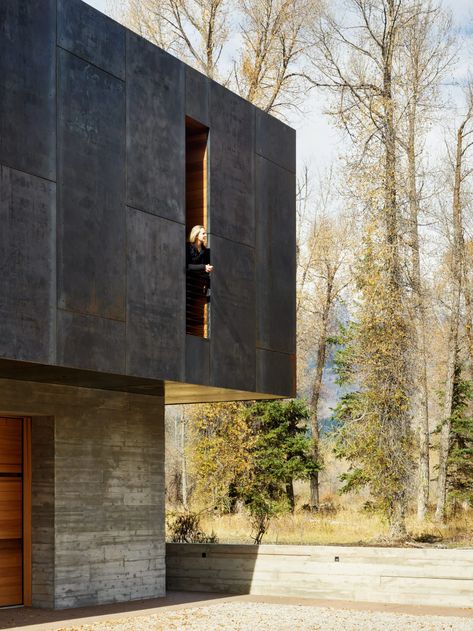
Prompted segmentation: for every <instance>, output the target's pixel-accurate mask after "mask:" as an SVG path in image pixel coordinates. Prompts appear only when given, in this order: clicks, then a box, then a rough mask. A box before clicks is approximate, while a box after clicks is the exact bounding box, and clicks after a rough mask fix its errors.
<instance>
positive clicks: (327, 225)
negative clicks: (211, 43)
mask: <svg viewBox="0 0 473 631" xmlns="http://www.w3.org/2000/svg"><path fill="white" fill-rule="evenodd" d="M308 182H309V180H308V173H307V171H306V170H305V171H304V176H303V178H302V180H301V184H300V190H302V191H303V192H304V193H303V194H301V195H300V197H299V204H298V207H299V209H300V210H299V213H298V215H299V222H298V224H299V226H300V228H299V233H298V298H297V314H298V328H299V340H298V341H299V355H300V361H302V363H303V364H304V367H305V369H306V371H307V373H308V374H307V378H306V379H304V380H303V381H305V382H306V383H307V391H308V397H309V403H310V410H311V419H310V428H311V435H312V439H313V454H312V455H313V458H314V461H316V462H320V459H321V454H320V448H319V441H320V427H319V425H320V417H319V405H320V399H321V392H322V380H323V371H324V368H325V364H326V361H327V344H328V341H327V340H328V337H329V334H330V328H331V324H332V321H333V317H334V312H335V308H336V305H337V303H338V301H339V300H340V298H341V296H342V293H343V292H344V290H345V289H346V288H347V286H348V285H349V283H350V268H349V263H350V261H351V260H352V256H351V255H352V251H353V241H354V222H353V221H352V219H351V217H350V216H349V213H348V212H346V211H345V212H340V211H339V210H338V209H337V208H336V203H335V200H338V194H337V190H336V182H335V174H334V170H333V168H332V169H330V170H329V171H328V172H327V174H325V175H323V176H321V177H319V178H318V179H317V180H316V182H315V183H314V187H315V188H316V191H317V192H316V194H315V195H313V196H312V195H307V194H306V193H307V192H308ZM314 355H315V367H314V366H313V365H312V364H313V358H314ZM308 366H310V369H308ZM319 503H320V498H319V475H318V472H315V473H314V474H313V475H312V476H311V477H310V506H311V507H313V508H314V509H316V508H317V507H318V506H319Z"/></svg>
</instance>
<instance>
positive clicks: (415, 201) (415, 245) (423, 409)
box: [407, 90, 430, 521]
mask: <svg viewBox="0 0 473 631" xmlns="http://www.w3.org/2000/svg"><path fill="white" fill-rule="evenodd" d="M414 92H415V90H414ZM416 102H417V98H416V94H415V93H414V96H413V98H412V105H411V107H410V109H409V119H408V126H409V130H408V143H407V161H408V187H409V232H410V246H411V276H412V297H413V312H414V313H413V315H414V333H415V338H416V345H415V350H416V356H415V358H414V371H415V379H414V389H413V394H412V410H413V417H414V422H415V425H416V429H417V444H418V466H417V518H418V519H419V520H420V521H423V520H424V519H425V515H426V513H427V508H428V504H429V478H430V474H429V403H428V389H427V357H426V354H427V346H426V336H425V326H426V321H425V320H426V311H427V309H426V304H425V293H424V288H423V284H422V278H421V270H420V251H419V196H418V193H417V168H416V150H415V133H416V115H417V110H416Z"/></svg>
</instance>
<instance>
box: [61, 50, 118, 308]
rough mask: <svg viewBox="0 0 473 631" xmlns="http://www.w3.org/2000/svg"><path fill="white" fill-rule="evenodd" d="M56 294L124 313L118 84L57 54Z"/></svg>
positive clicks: (71, 303) (70, 304)
mask: <svg viewBox="0 0 473 631" xmlns="http://www.w3.org/2000/svg"><path fill="white" fill-rule="evenodd" d="M59 62H60V65H59V102H58V107H59V118H58V135H59V144H58V151H59V155H58V157H59V166H58V174H59V183H58V239H59V243H58V294H59V295H58V302H59V306H60V307H61V308H64V309H67V310H70V311H76V312H79V313H84V314H91V315H98V316H102V317H105V318H113V319H116V320H124V318H125V266H126V253H125V203H124V200H125V88H124V83H123V82H122V81H120V80H119V79H116V78H115V77H112V76H111V75H109V74H107V73H105V72H103V71H102V70H99V69H98V68H96V67H94V66H91V65H90V64H87V63H86V62H85V61H83V60H82V59H78V58H77V57H75V56H73V55H71V54H70V53H68V52H66V51H62V50H61V51H60V55H59Z"/></svg>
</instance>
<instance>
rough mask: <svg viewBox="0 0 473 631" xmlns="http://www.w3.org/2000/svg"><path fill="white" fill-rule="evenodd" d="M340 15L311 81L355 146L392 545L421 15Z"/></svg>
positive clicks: (398, 5)
mask: <svg viewBox="0 0 473 631" xmlns="http://www.w3.org/2000/svg"><path fill="white" fill-rule="evenodd" d="M343 6H344V9H345V11H344V13H342V12H341V11H340V8H341V7H340V6H339V4H338V3H336V4H335V7H334V11H333V12H331V11H328V12H327V13H326V14H325V15H324V16H323V17H322V19H321V21H320V25H319V28H318V31H317V50H318V57H317V60H316V64H315V72H314V76H313V79H312V80H313V84H314V86H318V87H325V88H327V89H328V90H330V91H331V92H332V93H333V94H334V97H335V98H334V99H333V103H332V108H331V110H330V111H331V113H332V115H333V116H334V117H335V118H336V120H337V121H338V122H339V124H340V125H341V126H342V127H343V128H344V129H346V131H347V132H348V134H349V136H350V138H352V140H353V141H354V151H355V154H356V165H355V168H354V170H353V178H354V182H355V189H356V191H357V194H358V196H359V201H360V204H362V205H363V206H364V208H365V210H366V227H365V234H366V241H365V252H364V259H363V265H362V267H361V269H360V270H359V275H358V282H359V291H360V294H361V300H362V306H361V309H360V310H359V311H360V313H359V314H358V319H359V326H358V327H357V336H358V341H359V343H358V348H359V349H360V350H363V349H364V352H360V353H358V354H357V359H356V361H357V366H356V370H357V374H358V379H359V381H360V385H361V388H362V391H363V396H362V398H361V399H360V400H361V401H362V403H363V406H365V409H364V410H363V412H362V414H363V415H366V416H367V418H369V419H370V421H371V422H370V423H369V424H368V429H371V432H372V434H373V435H372V436H371V438H372V441H373V442H372V441H370V443H371V444H372V445H373V446H375V447H376V448H375V450H374V451H373V454H372V463H371V465H373V464H376V462H377V467H378V471H377V474H376V467H375V469H374V470H373V469H372V475H371V478H370V480H369V481H368V482H369V484H370V488H371V489H372V491H373V490H375V491H376V492H377V493H378V495H379V499H380V505H382V506H383V508H384V509H385V511H386V514H387V517H388V519H389V523H390V531H391V535H392V536H393V537H402V536H404V535H405V513H406V509H407V500H408V484H409V477H410V465H411V454H410V449H409V438H410V421H411V419H410V409H409V395H410V389H411V381H412V369H411V346H412V333H411V331H410V319H409V313H408V309H407V307H408V305H407V293H406V281H405V277H404V274H403V270H404V261H403V259H402V248H401V242H400V230H401V204H400V200H399V183H398V176H399V162H398V144H397V136H398V133H399V118H398V117H399V110H398V107H399V101H400V96H399V93H398V92H399V74H400V67H399V59H400V54H401V34H402V32H403V29H405V28H407V27H408V25H409V24H410V23H411V22H412V20H414V19H415V17H416V16H417V15H418V14H419V13H420V12H422V9H421V7H420V6H419V4H418V3H415V2H410V1H408V0H349V1H348V2H345V3H344V5H343ZM362 178H365V179H364V180H363V179H362ZM356 427H359V426H356ZM376 475H377V476H378V478H379V480H384V485H381V486H380V485H379V484H377V480H376Z"/></svg>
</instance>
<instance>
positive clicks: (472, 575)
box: [166, 544, 473, 607]
mask: <svg viewBox="0 0 473 631" xmlns="http://www.w3.org/2000/svg"><path fill="white" fill-rule="evenodd" d="M166 581H167V589H172V590H187V591H207V592H223V593H229V594H237V593H239V594H243V593H247V594H248V593H249V594H258V595H276V596H277V595H281V596H299V597H302V598H327V599H340V600H354V601H368V602H383V603H399V604H412V605H439V606H447V607H448V606H451V607H473V550H471V549H470V550H460V549H454V550H445V549H442V550H438V549H435V550H434V549H419V548H415V549H397V548H368V547H367V548H362V547H336V546H283V545H262V546H252V545H204V544H167V546H166Z"/></svg>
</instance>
